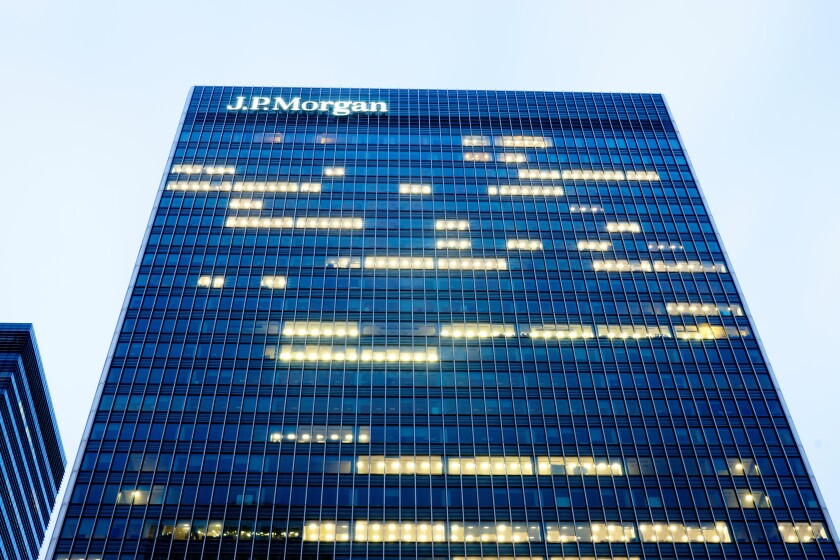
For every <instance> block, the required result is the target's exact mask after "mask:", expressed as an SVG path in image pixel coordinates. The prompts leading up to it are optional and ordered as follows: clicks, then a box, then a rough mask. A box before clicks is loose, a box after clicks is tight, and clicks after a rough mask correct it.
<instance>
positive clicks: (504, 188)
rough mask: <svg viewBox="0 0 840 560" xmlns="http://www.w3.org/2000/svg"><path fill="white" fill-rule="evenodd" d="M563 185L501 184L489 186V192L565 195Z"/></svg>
mask: <svg viewBox="0 0 840 560" xmlns="http://www.w3.org/2000/svg"><path fill="white" fill-rule="evenodd" d="M564 192H565V191H564V190H563V187H539V186H533V187H532V186H529V185H500V186H498V187H487V194H489V195H500V196H563V194H564Z"/></svg>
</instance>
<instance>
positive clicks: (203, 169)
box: [170, 164, 236, 175]
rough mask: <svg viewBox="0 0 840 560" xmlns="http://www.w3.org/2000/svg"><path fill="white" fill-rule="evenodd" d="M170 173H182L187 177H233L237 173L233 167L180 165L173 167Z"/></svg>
mask: <svg viewBox="0 0 840 560" xmlns="http://www.w3.org/2000/svg"><path fill="white" fill-rule="evenodd" d="M170 173H180V174H185V175H196V174H205V175H233V174H234V173H236V167H234V166H232V165H207V166H205V165H189V164H180V165H173V166H172V169H171V170H170Z"/></svg>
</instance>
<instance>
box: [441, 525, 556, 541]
mask: <svg viewBox="0 0 840 560" xmlns="http://www.w3.org/2000/svg"><path fill="white" fill-rule="evenodd" d="M541 533H542V532H541V530H540V526H539V525H535V524H530V525H529V524H525V523H521V524H519V523H478V522H476V523H452V524H451V525H450V526H449V541H450V542H467V543H471V542H475V543H519V542H522V543H524V542H529V541H539V540H541V538H542V537H541Z"/></svg>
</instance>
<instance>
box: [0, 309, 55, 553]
mask: <svg viewBox="0 0 840 560" xmlns="http://www.w3.org/2000/svg"><path fill="white" fill-rule="evenodd" d="M65 462H66V460H65V457H64V447H62V445H61V436H60V435H59V433H58V426H57V425H56V423H55V414H54V413H53V407H52V401H51V400H50V391H49V388H48V387H47V380H46V378H45V377H44V369H43V367H42V365H41V355H40V353H39V352H38V344H37V343H36V342H35V330H34V329H33V328H32V325H29V324H20V323H0V559H2V560H16V559H18V558H37V556H38V550H39V549H40V548H41V543H42V542H43V540H44V535H45V533H46V531H47V525H48V524H49V522H50V515H52V510H53V506H54V505H55V499H56V496H57V495H58V489H59V486H61V479H62V477H63V476H64V464H65Z"/></svg>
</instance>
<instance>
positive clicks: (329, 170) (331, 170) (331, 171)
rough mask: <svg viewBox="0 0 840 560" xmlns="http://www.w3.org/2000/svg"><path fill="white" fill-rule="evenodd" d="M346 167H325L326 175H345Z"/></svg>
mask: <svg viewBox="0 0 840 560" xmlns="http://www.w3.org/2000/svg"><path fill="white" fill-rule="evenodd" d="M344 173H345V172H344V168H343V167H325V168H324V176H325V177H344Z"/></svg>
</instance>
